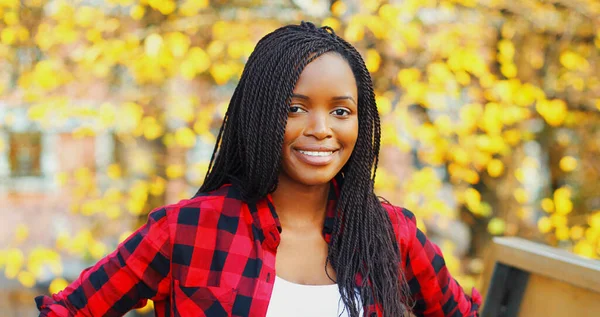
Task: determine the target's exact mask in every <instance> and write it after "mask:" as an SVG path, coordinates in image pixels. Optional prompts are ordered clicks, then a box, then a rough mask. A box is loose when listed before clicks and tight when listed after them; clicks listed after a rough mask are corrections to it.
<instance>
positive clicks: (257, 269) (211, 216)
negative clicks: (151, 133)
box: [35, 182, 481, 317]
mask: <svg viewBox="0 0 600 317" xmlns="http://www.w3.org/2000/svg"><path fill="white" fill-rule="evenodd" d="M332 184H333V185H332V190H330V197H329V204H328V209H327V215H326V219H325V225H324V228H323V236H324V239H325V240H326V241H327V242H329V240H330V237H331V230H332V227H333V220H334V218H333V217H334V211H335V203H336V198H337V186H335V182H332ZM383 206H384V208H385V209H386V210H387V211H388V212H389V214H390V218H391V221H392V224H393V226H394V230H395V232H396V235H397V237H398V242H399V244H400V248H401V256H402V259H405V260H404V261H402V270H403V272H404V274H405V276H406V279H407V281H408V284H409V286H410V290H411V292H412V295H413V298H414V300H415V303H416V305H415V307H414V308H413V313H414V314H415V315H416V316H427V317H434V316H435V317H437V316H452V317H458V316H478V315H477V310H478V307H479V305H480V304H481V296H480V295H479V293H477V291H476V290H475V289H473V291H472V295H473V297H472V298H471V297H469V296H467V295H466V294H465V293H464V292H463V290H462V289H461V287H460V286H459V285H458V283H457V282H456V281H455V280H454V279H453V278H452V277H451V276H450V273H449V272H448V269H447V268H446V266H445V264H444V259H443V256H442V253H441V251H440V249H439V248H438V247H437V246H436V245H435V244H433V243H432V242H430V241H429V240H427V238H426V237H425V235H424V234H423V233H422V232H421V231H420V230H419V229H417V226H416V222H415V217H414V215H413V214H412V213H411V212H410V211H408V210H406V209H402V208H398V207H394V206H392V205H389V204H383ZM280 232H281V226H280V223H279V220H278V218H277V214H276V213H275V209H274V207H273V202H272V200H271V197H270V196H268V197H267V198H266V199H263V200H261V201H259V202H258V203H256V204H247V203H245V202H243V201H242V200H241V199H240V195H239V191H238V190H237V189H236V188H235V187H233V186H231V185H225V186H223V187H221V188H220V189H218V190H216V191H214V192H211V193H208V194H203V195H201V196H196V197H194V198H192V199H188V200H182V201H180V202H179V203H177V204H174V205H169V206H166V207H161V208H158V209H155V210H154V211H152V212H151V213H150V215H149V216H148V222H147V223H146V224H145V225H144V226H142V227H141V228H139V229H138V230H137V231H136V232H134V233H133V234H132V235H131V236H130V237H129V238H127V239H126V240H125V241H123V242H122V243H121V244H120V245H119V246H118V247H117V249H116V250H115V251H114V252H113V253H111V254H109V255H108V256H107V257H105V258H104V259H102V260H100V261H99V262H98V263H97V264H96V265H94V266H93V267H90V268H88V269H86V270H84V271H83V272H82V273H81V275H80V276H79V278H78V279H77V280H75V281H74V282H73V283H72V284H71V285H69V286H68V287H67V288H66V289H65V290H63V291H61V292H59V293H58V294H54V295H52V296H38V297H36V299H35V301H36V303H37V307H38V309H39V310H40V316H122V315H124V314H125V313H126V312H127V311H129V310H131V309H133V308H140V307H143V306H145V305H146V302H147V300H148V299H151V300H153V301H154V303H155V314H156V316H208V317H217V316H252V317H254V316H265V314H266V312H267V307H268V305H269V300H270V298H271V292H272V290H273V284H274V282H275V256H276V252H277V246H278V245H279V241H280V236H279V233H280ZM365 313H366V316H377V315H378V313H377V310H376V308H375V305H373V303H371V305H367V306H366V307H365Z"/></svg>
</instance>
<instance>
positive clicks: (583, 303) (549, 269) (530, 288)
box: [480, 237, 600, 317]
mask: <svg viewBox="0 0 600 317" xmlns="http://www.w3.org/2000/svg"><path fill="white" fill-rule="evenodd" d="M484 281H485V284H484V285H483V287H482V290H483V291H484V293H483V294H482V295H483V297H484V298H485V302H484V305H483V307H482V309H481V310H480V312H481V317H542V316H543V317H554V316H561V317H564V316H568V317H571V316H573V317H598V316H600V261H597V260H591V259H586V258H583V257H580V256H578V255H575V254H573V253H570V252H567V251H565V250H560V249H557V248H553V247H550V246H546V245H542V244H538V243H534V242H531V241H528V240H524V239H521V238H514V237H501V238H494V240H493V243H492V248H491V249H490V254H489V255H488V257H487V259H486V265H485V270H484Z"/></svg>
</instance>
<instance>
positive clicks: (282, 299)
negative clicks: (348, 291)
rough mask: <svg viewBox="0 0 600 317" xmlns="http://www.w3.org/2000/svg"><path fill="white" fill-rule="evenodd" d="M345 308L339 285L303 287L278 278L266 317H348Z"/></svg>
mask: <svg viewBox="0 0 600 317" xmlns="http://www.w3.org/2000/svg"><path fill="white" fill-rule="evenodd" d="M358 305H359V306H358V308H359V311H361V309H360V308H361V305H360V303H359V304H358ZM345 308H346V306H345V305H344V301H343V300H342V296H341V295H340V292H339V290H338V285H337V284H331V285H303V284H296V283H292V282H289V281H286V280H284V279H282V278H280V277H279V276H276V277H275V285H274V286H273V294H272V295H271V300H270V302H269V307H268V309H267V316H266V317H283V316H285V317H308V316H310V317H337V316H340V317H348V316H350V314H349V312H348V310H347V309H345Z"/></svg>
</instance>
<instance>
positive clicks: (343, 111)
mask: <svg viewBox="0 0 600 317" xmlns="http://www.w3.org/2000/svg"><path fill="white" fill-rule="evenodd" d="M333 114H334V115H336V116H339V117H344V116H347V115H349V114H350V111H348V110H346V109H335V110H333Z"/></svg>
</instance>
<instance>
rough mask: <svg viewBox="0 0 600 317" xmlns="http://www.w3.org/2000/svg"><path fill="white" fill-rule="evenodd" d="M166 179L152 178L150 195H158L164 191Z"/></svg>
mask: <svg viewBox="0 0 600 317" xmlns="http://www.w3.org/2000/svg"><path fill="white" fill-rule="evenodd" d="M166 186H167V181H166V180H165V179H164V178H162V177H158V176H157V177H156V178H154V181H153V182H152V183H150V195H152V196H160V195H162V194H163V193H164V192H165V189H166Z"/></svg>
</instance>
